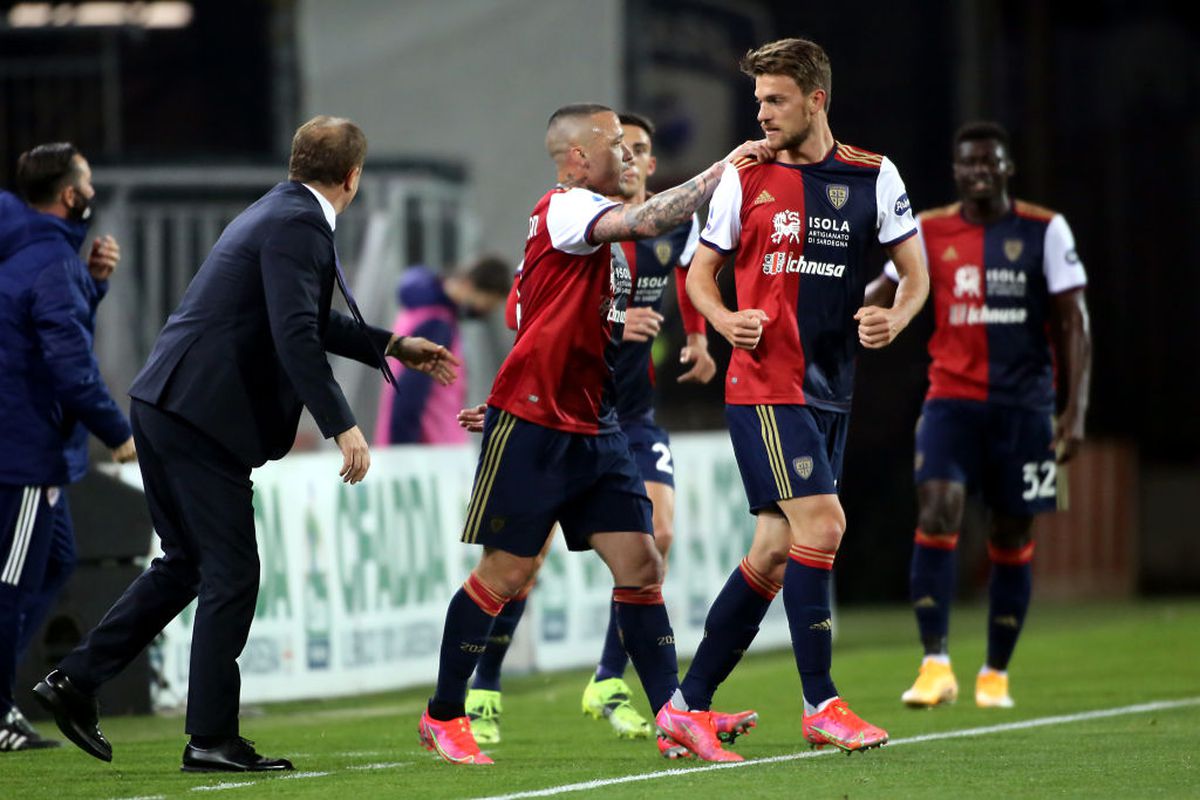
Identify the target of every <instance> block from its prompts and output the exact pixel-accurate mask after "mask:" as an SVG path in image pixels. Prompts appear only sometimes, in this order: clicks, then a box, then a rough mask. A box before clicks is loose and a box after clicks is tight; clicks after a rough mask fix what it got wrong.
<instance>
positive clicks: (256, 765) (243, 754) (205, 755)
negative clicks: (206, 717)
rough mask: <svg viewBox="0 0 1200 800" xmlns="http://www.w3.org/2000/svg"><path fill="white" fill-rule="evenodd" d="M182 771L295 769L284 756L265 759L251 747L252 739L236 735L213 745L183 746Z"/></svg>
mask: <svg viewBox="0 0 1200 800" xmlns="http://www.w3.org/2000/svg"><path fill="white" fill-rule="evenodd" d="M180 769H182V770H183V771H184V772H283V771H285V770H289V769H295V767H293V766H292V762H290V761H288V760H287V759H286V758H267V757H266V756H260V755H259V754H258V753H257V752H255V750H254V742H252V741H250V740H249V739H243V738H242V737H240V736H235V737H233V738H232V739H226V740H225V741H223V742H221V743H220V744H218V745H214V746H212V747H196V745H194V744H191V743H190V742H189V743H188V746H187V747H185V748H183V766H182V767H181V768H180Z"/></svg>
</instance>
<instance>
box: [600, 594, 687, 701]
mask: <svg viewBox="0 0 1200 800" xmlns="http://www.w3.org/2000/svg"><path fill="white" fill-rule="evenodd" d="M613 604H614V606H615V607H616V610H617V624H618V625H620V627H621V636H622V638H623V639H624V640H625V648H626V650H627V652H628V653H629V660H630V661H632V662H633V668H634V669H635V670H637V674H638V678H639V679H641V681H642V689H643V690H645V692H646V697H647V698H648V699H649V700H650V708H651V711H652V712H653V713H657V712H658V710H659V709H660V708H662V707H663V706H664V705H666V704H667V701H668V700H670V699H671V695H672V694H674V693H675V690H676V689H678V688H679V664H678V662H677V661H676V660H675V634H674V633H673V632H672V631H671V620H670V619H669V618H668V617H667V607H666V606H665V605H664V604H663V598H662V587H661V586H659V585H657V584H656V585H654V586H647V587H645V588H637V587H628V586H625V587H622V586H618V587H616V588H615V589H613Z"/></svg>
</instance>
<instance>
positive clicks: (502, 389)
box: [419, 104, 771, 764]
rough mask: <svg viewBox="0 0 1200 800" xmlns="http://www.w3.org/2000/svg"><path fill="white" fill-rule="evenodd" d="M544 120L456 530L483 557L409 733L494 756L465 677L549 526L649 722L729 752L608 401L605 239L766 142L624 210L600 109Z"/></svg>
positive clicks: (615, 263) (621, 237)
mask: <svg viewBox="0 0 1200 800" xmlns="http://www.w3.org/2000/svg"><path fill="white" fill-rule="evenodd" d="M547 128H548V130H547V132H546V150H547V151H548V153H549V155H550V157H551V158H552V159H553V160H554V164H555V167H556V169H557V172H558V185H557V186H556V187H554V188H553V189H551V190H550V191H548V192H547V193H546V194H545V195H543V196H542V198H541V199H540V200H539V201H538V203H537V205H536V206H534V209H533V212H532V213H531V214H530V217H529V230H528V235H527V237H526V242H525V261H524V268H523V269H522V271H521V282H520V286H519V289H518V292H519V305H518V308H517V319H518V321H519V322H518V328H517V339H516V342H515V343H514V344H513V349H512V352H510V353H509V355H508V357H507V358H506V359H505V360H504V364H503V365H501V367H500V372H499V374H497V376H496V381H495V383H494V384H493V385H492V393H491V395H490V396H489V397H488V402H487V405H488V408H487V411H486V415H485V417H484V422H483V425H482V432H483V447H482V450H481V452H480V457H479V465H478V467H477V469H476V473H475V486H474V490H473V492H472V496H471V502H470V505H469V506H468V509H467V520H466V525H465V530H464V532H463V540H464V541H466V542H468V543H471V544H478V545H482V546H483V555H482V557H481V558H480V560H479V565H478V566H477V567H476V568H475V570H474V571H473V572H472V573H471V575H470V577H469V578H468V579H467V581H466V583H465V584H464V585H463V588H462V589H461V590H460V591H458V592H457V593H456V594H455V595H454V597H453V598H452V599H451V601H450V605H449V608H448V609H447V611H446V626H445V630H444V633H443V635H442V647H441V657H440V661H439V668H438V681H437V688H436V690H435V691H434V695H433V697H432V698H431V699H430V701H429V706H428V708H427V709H426V711H425V713H424V714H423V715H422V716H421V721H420V724H419V733H420V736H421V742H422V743H423V744H424V746H425V747H426V748H428V749H429V750H432V751H433V752H435V753H437V755H438V756H440V757H441V758H442V759H444V760H445V761H448V762H450V763H453V764H490V763H492V760H491V759H490V758H489V757H488V756H487V755H485V754H483V753H482V752H481V751H480V750H479V745H478V742H476V740H475V738H474V736H473V735H472V733H471V728H470V721H469V719H468V717H467V714H466V709H465V699H466V695H467V681H468V679H469V678H470V677H471V673H472V671H474V669H475V666H476V664H477V663H478V661H479V656H480V654H482V653H483V652H484V650H485V649H486V646H487V641H488V638H489V636H490V634H491V631H492V627H493V624H494V621H495V618H496V616H497V615H498V614H499V613H500V612H501V610H503V608H504V606H505V604H506V603H507V602H508V601H509V600H511V599H513V598H515V597H518V596H519V595H520V594H521V593H522V592H523V591H524V590H525V588H526V587H527V586H528V584H529V581H530V579H531V578H532V577H533V575H534V574H535V572H536V570H537V565H538V558H537V557H538V554H539V553H540V552H541V551H542V548H543V546H544V544H545V542H546V539H547V537H548V536H549V535H550V532H551V530H552V529H553V527H554V523H555V522H557V523H559V525H560V527H561V528H562V531H563V536H564V538H565V539H566V541H567V546H568V547H569V548H570V549H572V550H588V549H595V550H596V552H597V553H598V554H599V555H600V557H601V558H602V559H604V562H605V563H606V564H607V565H608V567H609V569H610V571H611V572H612V575H613V582H614V588H613V603H614V604H615V606H616V614H617V622H618V625H619V626H620V629H621V634H622V640H623V641H624V643H625V647H626V649H627V650H628V652H629V656H630V660H632V661H633V665H634V668H635V669H636V670H637V673H638V677H639V678H640V679H641V682H642V687H643V688H644V689H645V691H646V696H647V697H648V698H649V699H650V703H651V706H652V708H653V709H654V711H655V712H657V713H656V719H655V722H656V724H657V727H658V729H659V731H660V732H661V733H662V734H663V735H665V736H668V737H670V738H671V739H672V741H674V742H675V743H676V744H679V745H681V746H683V747H684V748H686V749H687V750H689V751H690V752H692V753H694V754H695V755H697V756H699V757H700V758H703V759H705V760H708V761H741V760H742V759H741V757H740V756H738V755H737V754H735V753H731V752H728V751H725V750H724V749H722V748H721V745H720V742H719V741H718V740H717V731H716V730H715V728H714V724H713V721H712V715H711V714H710V713H708V711H707V709H705V710H702V711H692V710H690V709H688V707H687V705H686V704H685V703H684V702H683V698H682V696H680V693H679V691H678V685H679V678H678V668H677V665H676V659H675V637H674V634H673V633H672V631H671V623H670V620H669V619H668V617H667V611H666V606H665V605H664V604H663V598H662V579H663V562H662V557H661V556H660V555H659V552H658V550H657V549H656V548H655V546H654V538H653V531H654V528H653V526H652V524H651V514H650V500H649V498H647V497H646V490H645V485H644V483H643V482H642V479H641V475H640V474H639V473H638V470H637V466H636V465H635V463H634V461H633V457H632V456H631V455H630V453H629V442H628V440H627V439H626V437H625V435H624V434H623V433H621V431H620V429H619V427H618V419H617V413H616V407H615V404H614V393H615V385H614V377H613V365H614V361H615V358H616V354H617V350H618V348H619V347H620V343H621V339H622V335H623V333H624V327H625V309H626V302H627V300H628V298H629V294H630V291H631V290H632V288H633V276H632V274H631V271H630V268H629V263H628V260H627V259H626V257H625V254H624V251H623V250H622V248H621V247H620V245H619V244H617V243H619V242H622V241H627V240H631V239H645V238H650V237H654V236H659V235H661V234H663V233H665V232H667V231H669V230H671V229H672V228H674V227H676V226H678V225H679V224H681V223H683V222H685V221H686V220H688V218H689V217H691V215H692V213H693V212H695V210H696V209H697V208H698V207H699V206H700V205H701V204H702V203H703V202H704V201H706V200H707V199H708V198H709V197H710V196H711V195H712V192H713V189H714V188H715V186H716V184H717V181H718V180H719V179H720V177H721V175H722V174H723V173H727V172H732V171H733V167H732V166H731V165H730V164H729V160H733V159H736V158H738V157H741V156H752V157H757V158H761V159H767V158H769V157H770V155H771V151H770V149H769V148H768V147H767V146H765V145H764V144H763V143H762V142H748V143H746V144H744V145H742V146H741V147H739V148H737V149H736V150H734V151H733V152H732V153H730V155H729V156H728V159H729V160H722V161H718V162H717V163H715V164H713V165H712V166H711V167H709V168H708V169H707V170H705V171H704V172H702V173H700V174H699V175H697V176H696V177H694V178H692V179H691V180H690V181H688V182H686V183H683V184H680V185H679V186H676V187H674V188H672V189H668V190H667V191H665V192H662V193H661V194H657V195H655V196H654V197H652V198H650V199H649V200H647V201H646V202H645V203H639V204H624V203H620V202H617V201H615V200H610V199H608V198H607V197H605V195H612V194H616V193H618V191H619V188H620V181H621V174H622V172H623V171H624V170H625V168H626V165H627V164H630V163H631V162H632V160H633V155H632V153H631V152H630V150H629V147H628V146H627V145H626V144H625V143H624V141H623V139H624V131H623V130H622V128H621V125H620V122H619V121H618V119H617V115H616V114H615V113H613V111H612V109H610V108H608V107H606V106H601V105H596V104H576V105H570V106H564V107H563V108H560V109H558V110H557V111H555V112H554V114H553V115H551V117H550V121H549V124H548V126H547Z"/></svg>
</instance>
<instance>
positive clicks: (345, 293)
mask: <svg viewBox="0 0 1200 800" xmlns="http://www.w3.org/2000/svg"><path fill="white" fill-rule="evenodd" d="M333 271H334V274H336V275H337V284H338V288H339V289H341V290H342V297H344V298H346V306H347V307H348V308H349V309H350V316H352V317H354V321H355V322H357V323H358V327H359V329H360V330H361V331H362V332H363V336H366V337H367V341H368V342H370V343H371V349H372V350H374V351H375V357H376V358H378V359H379V370H380V372H382V373H383V378H384V380H386V381H387V382H388V383H390V384H391V385H392V386H393V387H395V385H396V376H395V375H393V374H392V368H391V367H390V366H389V365H388V363H387V358H386V357H385V356H384V355H383V353H382V352H380V350H379V345H377V344H375V337H373V336H372V335H371V331H370V329H369V328H368V327H367V321H366V320H365V319H363V315H362V312H361V311H359V310H358V303H356V302H354V295H352V294H351V293H350V284H348V283H346V273H344V272H342V260H341V259H340V258H338V255H337V251H336V250H335V251H334V252H333Z"/></svg>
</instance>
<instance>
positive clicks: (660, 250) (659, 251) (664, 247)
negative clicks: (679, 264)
mask: <svg viewBox="0 0 1200 800" xmlns="http://www.w3.org/2000/svg"><path fill="white" fill-rule="evenodd" d="M654 257H655V258H657V259H658V263H660V264H662V265H663V266H664V267H665V266H666V265H667V264H668V263H669V262H670V260H671V243H670V242H657V243H655V245H654Z"/></svg>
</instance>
